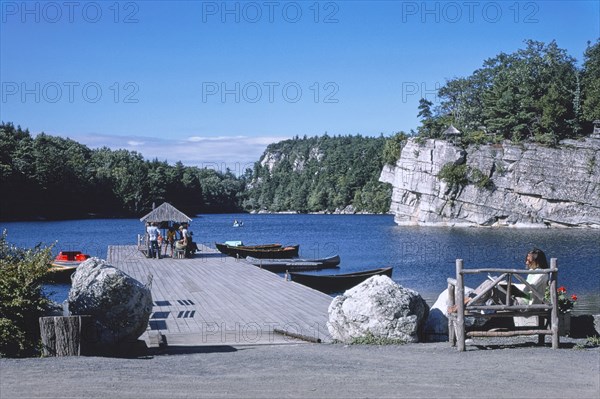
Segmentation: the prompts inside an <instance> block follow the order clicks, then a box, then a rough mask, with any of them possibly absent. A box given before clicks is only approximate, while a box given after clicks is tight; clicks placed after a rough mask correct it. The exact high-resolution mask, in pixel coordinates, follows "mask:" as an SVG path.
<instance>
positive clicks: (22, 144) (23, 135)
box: [0, 123, 245, 220]
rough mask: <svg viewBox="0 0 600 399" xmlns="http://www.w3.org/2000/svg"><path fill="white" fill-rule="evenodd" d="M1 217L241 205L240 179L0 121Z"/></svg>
mask: <svg viewBox="0 0 600 399" xmlns="http://www.w3.org/2000/svg"><path fill="white" fill-rule="evenodd" d="M0 186H1V187H2V195H1V196H0V218H1V219H17V220H18V219H29V218H38V217H42V218H76V217H87V216H103V217H114V216H140V215H141V214H142V213H144V212H146V211H149V210H150V209H152V203H153V202H156V205H160V204H161V203H162V202H163V201H168V202H170V203H172V204H173V205H175V206H176V207H177V208H179V209H181V210H182V211H184V212H188V213H190V214H192V215H193V214H196V213H199V212H232V211H237V210H239V208H238V204H239V202H240V201H239V198H238V196H239V195H241V193H242V192H243V191H244V186H245V182H244V180H243V179H238V178H236V177H235V176H234V175H233V174H231V173H227V174H222V173H217V172H215V171H214V170H209V169H199V168H196V167H187V166H184V165H183V164H181V163H177V164H176V165H174V166H171V165H168V164H167V163H166V162H161V161H158V160H153V161H148V160H144V159H143V157H142V154H139V153H137V152H132V151H127V150H116V151H113V150H110V149H108V148H101V149H94V150H93V149H90V148H88V147H86V146H85V145H82V144H79V143H77V142H75V141H73V140H70V139H64V138H60V137H55V136H49V135H46V134H43V133H41V134H39V135H37V136H36V137H35V138H33V137H32V136H31V134H30V133H29V131H27V130H22V129H21V128H20V127H17V128H15V127H14V126H13V125H12V124H10V123H7V124H1V125H0Z"/></svg>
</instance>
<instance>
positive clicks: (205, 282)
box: [108, 245, 332, 346]
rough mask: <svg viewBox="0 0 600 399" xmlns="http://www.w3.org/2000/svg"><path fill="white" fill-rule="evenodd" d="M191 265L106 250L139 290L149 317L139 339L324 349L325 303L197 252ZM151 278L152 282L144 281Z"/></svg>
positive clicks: (130, 249) (314, 294) (243, 265)
mask: <svg viewBox="0 0 600 399" xmlns="http://www.w3.org/2000/svg"><path fill="white" fill-rule="evenodd" d="M200 249H201V251H200V252H198V253H196V255H195V256H194V258H192V259H172V258H170V257H164V258H162V259H148V258H146V257H145V256H144V255H143V254H142V253H141V252H140V251H138V250H137V248H136V246H133V245H118V246H117V245H115V246H109V248H108V262H109V263H111V264H112V265H114V266H115V267H118V268H119V269H121V270H123V271H124V272H125V273H127V274H129V275H130V276H132V277H134V278H135V279H136V280H138V281H140V282H142V283H144V284H146V283H148V281H150V279H151V280H152V286H151V287H152V288H151V290H152V299H153V301H154V306H153V312H152V314H151V316H150V322H149V326H148V330H147V331H146V333H145V334H144V336H142V338H143V339H145V340H146V341H148V342H150V341H152V337H156V336H157V335H158V333H160V334H162V335H164V336H166V339H167V342H168V344H169V345H186V346H190V345H193V346H202V345H231V346H236V345H256V344H284V343H292V342H293V343H298V342H302V341H298V340H297V339H294V338H291V337H289V336H284V335H282V334H281V333H280V332H281V331H284V332H287V333H289V334H290V335H291V336H301V337H305V338H306V339H307V340H320V341H322V342H329V341H330V340H331V337H330V336H329V333H328V331H327V317H328V316H327V309H328V307H329V304H330V303H331V300H332V298H331V297H330V296H329V295H326V294H323V293H321V292H319V291H315V290H313V289H310V288H308V287H305V286H303V285H300V284H297V283H295V282H292V281H286V280H285V279H284V278H282V277H281V276H279V275H277V274H275V273H272V272H269V271H267V270H263V269H260V268H258V267H256V266H253V265H251V264H250V263H248V262H246V261H245V260H243V259H235V258H232V257H228V256H224V255H222V254H221V253H219V252H217V251H215V250H213V249H211V248H208V247H206V246H201V248H200ZM150 276H151V277H150Z"/></svg>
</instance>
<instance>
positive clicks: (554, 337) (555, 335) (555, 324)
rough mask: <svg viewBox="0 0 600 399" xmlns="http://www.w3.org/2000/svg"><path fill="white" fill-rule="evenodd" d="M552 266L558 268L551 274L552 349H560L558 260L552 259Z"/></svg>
mask: <svg viewBox="0 0 600 399" xmlns="http://www.w3.org/2000/svg"><path fill="white" fill-rule="evenodd" d="M550 268H552V269H557V271H556V272H552V274H551V276H550V300H551V301H552V312H551V316H550V318H551V323H552V324H551V325H552V349H558V345H559V344H560V339H559V335H558V295H557V293H556V281H557V280H558V261H557V259H556V258H552V259H550Z"/></svg>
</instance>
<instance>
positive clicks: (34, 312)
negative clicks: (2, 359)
mask: <svg viewBox="0 0 600 399" xmlns="http://www.w3.org/2000/svg"><path fill="white" fill-rule="evenodd" d="M51 258H52V257H51V254H50V248H41V247H39V246H38V247H35V248H34V249H29V250H26V249H19V248H16V247H14V246H11V245H10V244H9V243H8V242H7V241H6V232H3V233H2V235H1V236H0V356H6V357H22V356H33V355H35V354H37V350H38V346H39V342H38V341H39V325H38V319H39V317H41V316H44V315H45V314H46V313H47V312H48V311H49V310H50V309H51V307H52V305H51V302H50V300H48V298H46V296H45V295H44V293H43V291H42V281H43V278H44V276H45V275H46V273H47V272H48V265H49V263H50V261H51Z"/></svg>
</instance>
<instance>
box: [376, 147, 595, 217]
mask: <svg viewBox="0 0 600 399" xmlns="http://www.w3.org/2000/svg"><path fill="white" fill-rule="evenodd" d="M447 163H456V164H460V163H464V164H466V165H467V166H468V168H469V169H470V170H471V171H473V170H475V169H477V170H478V171H480V172H481V173H482V176H483V177H488V178H489V179H490V181H491V182H492V186H491V187H490V188H481V187H478V185H477V184H473V183H471V184H467V185H466V186H464V187H460V188H459V187H449V186H448V184H447V183H446V182H444V181H442V180H441V179H440V178H439V177H438V174H439V172H440V170H441V169H442V167H443V166H444V165H446V164H447ZM380 181H383V182H387V183H391V184H392V186H393V193H392V204H391V207H390V211H391V212H392V213H394V215H395V221H396V223H397V224H399V225H423V226H427V225H435V226H511V227H544V226H547V227H570V226H578V227H592V228H600V140H598V139H591V138H587V139H585V140H582V141H576V140H564V141H562V142H561V146H560V148H548V147H544V146H541V145H539V144H532V143H524V144H511V143H508V142H505V143H504V144H497V145H480V146H470V147H468V148H467V149H466V150H463V149H462V148H460V147H458V146H455V145H453V144H452V143H449V142H446V141H442V140H425V141H424V142H422V143H421V144H419V143H418V142H416V141H415V140H414V139H410V140H408V142H407V144H406V145H405V146H404V148H403V149H402V152H401V155H400V159H399V160H398V161H397V162H396V165H395V166H393V167H390V166H389V165H387V166H385V167H384V169H383V171H382V172H381V176H380Z"/></svg>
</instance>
